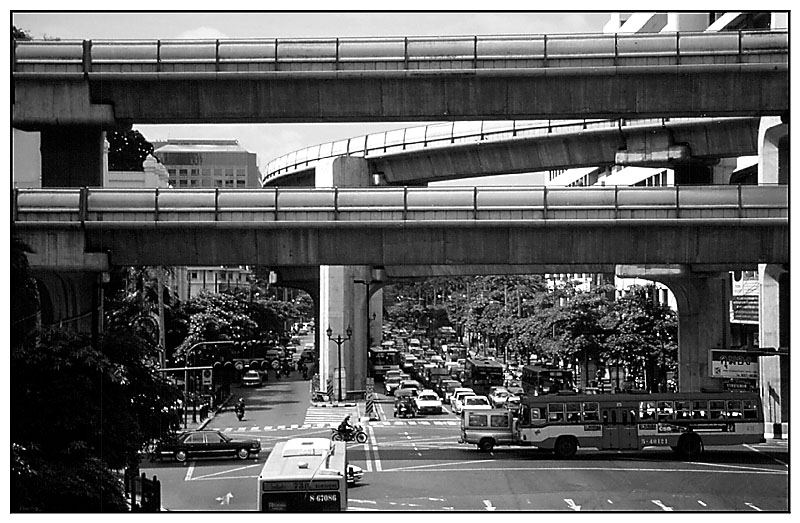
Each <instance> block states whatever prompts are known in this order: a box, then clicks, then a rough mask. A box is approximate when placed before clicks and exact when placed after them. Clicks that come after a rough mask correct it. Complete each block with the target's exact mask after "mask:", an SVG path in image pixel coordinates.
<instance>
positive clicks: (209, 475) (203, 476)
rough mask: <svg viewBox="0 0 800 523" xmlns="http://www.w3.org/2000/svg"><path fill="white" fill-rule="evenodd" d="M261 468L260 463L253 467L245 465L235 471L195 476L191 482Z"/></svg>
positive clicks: (229, 470)
mask: <svg viewBox="0 0 800 523" xmlns="http://www.w3.org/2000/svg"><path fill="white" fill-rule="evenodd" d="M261 466H263V465H261V464H260V463H255V464H253V465H245V466H244V467H236V468H235V469H228V470H221V471H219V472H211V473H210V474H203V475H201V476H195V477H193V478H191V481H199V480H202V479H209V478H213V477H215V476H220V475H222V474H229V473H231V472H240V471H242V470H247V469H251V468H253V467H261Z"/></svg>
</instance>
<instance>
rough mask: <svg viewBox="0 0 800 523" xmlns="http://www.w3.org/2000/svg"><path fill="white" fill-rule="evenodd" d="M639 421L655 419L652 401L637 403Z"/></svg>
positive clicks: (654, 407)
mask: <svg viewBox="0 0 800 523" xmlns="http://www.w3.org/2000/svg"><path fill="white" fill-rule="evenodd" d="M639 419H640V420H641V421H647V420H654V419H656V404H655V402H653V401H642V402H639Z"/></svg>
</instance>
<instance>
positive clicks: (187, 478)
mask: <svg viewBox="0 0 800 523" xmlns="http://www.w3.org/2000/svg"><path fill="white" fill-rule="evenodd" d="M193 472H194V461H192V462H190V463H189V468H188V469H186V476H184V478H183V481H191V480H192V473H193Z"/></svg>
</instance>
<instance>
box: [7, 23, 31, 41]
mask: <svg viewBox="0 0 800 523" xmlns="http://www.w3.org/2000/svg"><path fill="white" fill-rule="evenodd" d="M11 39H12V40H33V37H32V36H31V34H30V33H29V32H28V31H27V30H26V29H20V28H18V27H17V26H15V25H12V26H11Z"/></svg>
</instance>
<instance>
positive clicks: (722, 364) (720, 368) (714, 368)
mask: <svg viewBox="0 0 800 523" xmlns="http://www.w3.org/2000/svg"><path fill="white" fill-rule="evenodd" d="M709 359H710V362H709V365H708V369H709V373H710V375H711V377H712V378H745V379H758V354H757V353H751V352H748V351H744V350H727V349H711V350H710V351H709Z"/></svg>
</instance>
